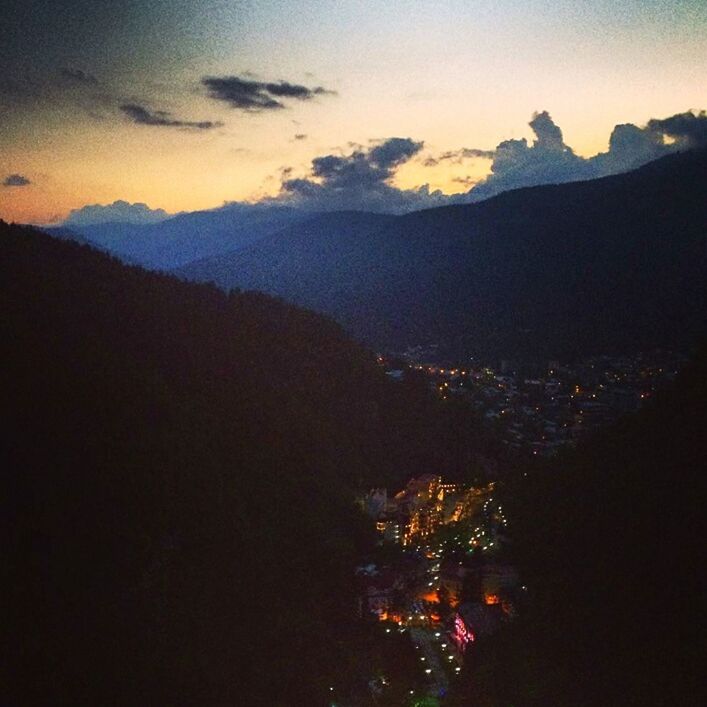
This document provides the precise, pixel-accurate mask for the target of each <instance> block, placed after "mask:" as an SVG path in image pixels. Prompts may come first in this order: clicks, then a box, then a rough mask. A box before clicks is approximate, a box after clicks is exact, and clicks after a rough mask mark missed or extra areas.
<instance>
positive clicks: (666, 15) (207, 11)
mask: <svg viewBox="0 0 707 707" xmlns="http://www.w3.org/2000/svg"><path fill="white" fill-rule="evenodd" d="M706 104H707V3H705V2H704V0H683V1H679V0H622V2H621V3H617V2H614V1H609V0H554V1H553V2H549V1H547V2H546V1H541V0H462V1H456V0H454V1H452V0H447V1H445V0H435V1H434V2H427V1H425V0H419V1H412V0H397V1H396V0H389V2H386V3H381V2H377V1H374V0H371V1H370V2H365V1H363V0H358V1H354V0H337V2H332V1H324V0H321V1H307V0H302V1H300V2H297V3H295V2H287V1H284V0H270V1H268V0H258V1H252V2H251V1H242V2H238V1H235V0H150V1H149V2H148V1H147V0H74V1H71V0H45V1H43V2H42V1H40V0H3V2H2V3H0V217H2V218H4V219H6V220H15V221H20V222H32V223H57V222H61V221H63V220H64V219H65V218H66V217H67V215H69V214H70V213H71V212H72V211H73V210H78V209H80V208H81V207H83V206H85V205H98V204H100V205H106V204H112V203H113V202H116V201H119V202H121V204H122V203H123V202H127V203H128V204H132V203H139V204H143V205H147V208H146V207H144V206H141V207H139V209H140V212H141V213H143V212H144V213H146V214H148V217H149V213H150V211H151V210H160V209H162V210H164V212H167V213H176V212H179V211H191V210H196V209H205V208H212V207H217V206H219V205H221V204H223V203H225V202H230V201H259V200H265V201H266V202H268V203H270V202H275V203H280V202H287V203H294V204H300V205H303V206H307V207H309V208H313V209H320V208H344V207H356V208H359V207H360V208H366V207H367V206H370V207H371V208H372V209H374V210H380V211H385V210H389V211H405V210H410V209H412V208H423V207H425V206H433V205H436V204H442V203H448V202H449V201H450V200H452V201H453V200H455V199H460V198H462V199H474V198H482V197H485V196H489V195H491V194H493V193H497V192H498V191H502V190H504V189H506V188H511V187H513V186H523V185H525V184H528V183H538V182H542V181H553V180H554V181H567V180H568V179H570V178H589V177H592V176H600V175H601V174H607V173H611V172H613V171H620V170H621V169H627V168H630V167H631V166H635V165H636V164H639V163H641V162H643V161H646V160H647V159H650V158H653V157H656V156H660V155H661V154H663V153H664V152H666V151H670V150H671V149H677V148H678V147H680V148H681V147H694V146H696V145H701V144H707V131H706V129H705V124H707V116H705V114H704V113H701V112H700V111H702V110H703V109H704V108H705V107H707V106H706ZM689 111H692V112H689ZM627 125H628V126H631V127H630V128H627V127H626V126H627ZM616 126H620V127H619V128H618V133H617V132H616V130H617V127H616ZM621 126H623V127H621ZM612 136H613V137H612ZM610 140H611V145H610ZM454 195H457V196H454ZM459 195H461V196H459ZM120 208H123V207H122V206H121V207H120ZM159 213H160V214H161V213H163V212H161V211H160V212H159Z"/></svg>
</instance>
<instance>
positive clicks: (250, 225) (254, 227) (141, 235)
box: [46, 204, 305, 270]
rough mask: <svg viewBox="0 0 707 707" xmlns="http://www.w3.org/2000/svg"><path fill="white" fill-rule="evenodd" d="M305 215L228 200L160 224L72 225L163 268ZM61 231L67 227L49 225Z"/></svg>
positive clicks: (100, 243)
mask: <svg viewBox="0 0 707 707" xmlns="http://www.w3.org/2000/svg"><path fill="white" fill-rule="evenodd" d="M302 218H305V215H304V214H302V213H301V212H299V211H297V210H295V209H291V208H286V207H270V206H258V205H253V206H251V205H248V204H228V205H226V206H223V207H221V208H219V209H212V210H209V211H194V212H192V213H186V214H179V215H177V216H174V217H172V218H169V219H166V220H165V221H160V222H159V223H154V224H132V223H100V224H94V225H90V226H81V225H72V226H71V227H70V229H69V230H70V231H71V232H72V233H75V234H78V235H80V236H83V237H84V238H85V239H86V240H87V241H90V242H91V243H93V244H94V245H95V246H96V247H98V248H101V249H102V250H106V251H108V252H109V253H112V254H114V255H117V256H118V257H119V258H121V259H122V260H124V261H126V262H129V263H135V264H139V265H142V266H144V267H148V268H153V269H157V270H169V269H170V268H175V267H178V266H180V265H183V264H185V263H188V262H190V261H193V260H196V259H199V258H205V257H209V256H214V255H218V254H221V253H226V252H230V251H234V250H236V249H238V248H242V247H244V246H247V245H250V244H252V243H255V242H256V241H257V240H258V239H260V238H262V237H263V236H266V235H268V234H270V233H272V232H274V231H277V230H279V229H281V228H283V227H285V226H287V225H289V224H291V223H295V222H297V221H298V220H301V219H302ZM46 230H47V232H48V233H51V234H52V235H60V234H61V233H62V232H65V231H66V229H63V228H60V229H54V228H49V229H46Z"/></svg>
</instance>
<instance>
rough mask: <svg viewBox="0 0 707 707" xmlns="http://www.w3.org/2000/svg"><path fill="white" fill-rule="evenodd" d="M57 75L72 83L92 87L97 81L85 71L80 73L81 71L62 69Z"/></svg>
mask: <svg viewBox="0 0 707 707" xmlns="http://www.w3.org/2000/svg"><path fill="white" fill-rule="evenodd" d="M59 73H60V74H61V76H62V78H64V79H66V80H67V81H70V82H72V83H78V84H91V85H94V86H95V85H97V84H98V79H97V78H96V77H95V76H94V75H93V74H89V73H87V72H85V71H82V70H81V69H71V68H68V67H64V68H62V69H61V71H60V72H59Z"/></svg>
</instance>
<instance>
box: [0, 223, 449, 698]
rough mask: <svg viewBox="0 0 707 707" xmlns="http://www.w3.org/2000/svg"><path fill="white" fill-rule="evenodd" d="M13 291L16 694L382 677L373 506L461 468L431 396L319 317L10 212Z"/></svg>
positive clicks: (225, 688)
mask: <svg viewBox="0 0 707 707" xmlns="http://www.w3.org/2000/svg"><path fill="white" fill-rule="evenodd" d="M0 287H1V294H0V354H1V360H2V363H3V365H2V380H1V382H0V385H1V386H2V390H3V400H4V403H5V409H6V412H7V413H8V414H7V416H6V417H7V422H6V423H5V426H4V429H3V432H4V435H5V438H6V441H7V444H6V449H7V452H8V453H9V458H8V459H6V461H7V462H8V463H7V464H6V466H5V474H6V475H5V484H6V485H5V491H4V492H3V496H4V498H5V501H6V504H7V505H6V512H5V513H4V514H3V516H4V521H5V528H4V531H3V536H4V537H5V539H6V546H5V547H6V553H5V562H4V564H5V569H6V571H8V572H9V575H8V579H7V581H6V582H5V587H4V591H3V594H4V598H3V605H4V606H5V608H6V610H7V611H8V613H7V614H6V621H5V641H6V643H7V645H11V646H12V647H13V650H12V655H11V659H10V661H9V662H6V663H5V664H4V665H3V669H2V681H3V683H4V684H5V687H4V688H3V694H4V696H5V698H6V699H7V700H8V703H9V704H71V705H77V704H86V705H99V704H101V705H105V704H123V705H125V704H153V705H157V704H165V705H166V704H170V705H181V704H190V705H216V704H239V705H246V704H247V705H251V704H252V705H259V704H262V705H304V704H307V705H310V704H311V705H314V704H320V703H323V702H322V701H323V700H325V699H326V696H327V695H328V686H329V685H330V680H337V681H338V682H337V683H336V684H340V683H341V681H342V680H344V679H346V680H351V681H354V680H355V679H358V678H361V679H362V680H363V683H362V684H363V685H364V687H365V685H366V682H365V680H367V679H368V677H367V674H366V672H365V670H367V669H368V668H367V667H366V666H365V660H363V663H364V665H363V667H361V663H362V658H361V656H360V655H357V654H356V653H355V652H354V653H353V654H352V652H351V646H350V644H349V643H348V642H347V641H348V637H349V634H350V633H351V632H353V633H355V630H354V629H353V628H352V625H353V621H354V618H355V615H356V601H355V596H354V594H353V589H352V581H351V578H352V570H353V566H354V564H355V562H356V559H357V552H358V551H359V549H360V546H361V543H364V544H365V543H366V542H367V538H368V534H367V530H366V528H365V527H364V526H363V525H362V522H361V519H360V517H359V515H358V511H357V510H355V508H354V505H353V499H354V495H355V493H356V492H357V491H358V490H359V489H361V488H364V489H365V488H367V487H368V485H369V484H372V483H376V484H385V483H389V484H391V485H392V486H396V485H398V484H399V483H401V482H402V481H403V480H405V479H406V478H407V477H408V476H410V475H412V474H414V473H420V472H421V471H423V470H429V469H431V468H432V469H436V468H440V466H441V465H442V464H444V465H445V466H448V463H449V460H448V459H445V456H444V455H445V454H446V452H445V449H449V448H452V446H454V445H452V444H450V443H449V438H448V436H446V435H448V434H450V431H449V429H448V427H449V426H448V425H446V424H445V422H444V420H443V419H442V418H437V417H435V416H434V415H432V411H433V407H432V402H431V401H430V400H429V399H428V398H427V396H426V395H425V394H423V392H422V391H419V390H416V389H414V387H409V386H405V385H394V384H393V383H391V382H389V381H388V380H387V379H386V377H385V376H384V375H383V373H382V372H381V370H380V369H379V368H378V366H377V365H376V363H375V359H374V357H373V356H372V355H371V354H369V353H367V352H366V351H364V350H363V349H361V348H360V347H359V346H357V345H355V344H353V343H352V342H351V341H349V340H348V339H347V338H346V337H345V336H344V334H343V333H342V331H341V330H340V328H339V327H338V326H337V325H335V324H334V323H332V322H330V321H328V320H326V319H324V318H322V317H321V316H319V315H315V314H312V313H309V312H306V311H303V310H300V309H297V308H295V307H293V306H290V305H286V304H284V303H282V302H279V301H276V300H273V299H271V298H270V297H267V296H265V295H261V294H252V293H250V294H249V293H244V294H241V293H231V294H225V293H223V292H222V291H220V290H218V289H216V288H214V287H210V286H205V285H193V284H185V283H182V282H179V281H177V280H175V279H173V278H171V277H167V276H162V275H158V274H154V273H148V272H145V271H143V270H140V269H138V268H132V267H127V266H125V265H123V264H121V263H119V262H118V261H117V260H115V259H112V258H110V257H108V256H106V255H103V254H100V253H98V252H96V251H94V250H92V249H90V248H89V247H87V246H84V245H79V244H76V243H72V242H67V241H59V240H56V239H52V238H50V237H49V236H46V235H44V234H41V233H39V232H37V231H34V230H31V229H27V228H20V227H16V226H8V225H6V224H3V223H1V222H0ZM354 662H355V663H356V665H357V666H358V667H357V668H356V670H359V671H360V674H359V673H356V671H355V670H354V668H353V667H352V665H353V663H354ZM368 667H369V668H370V666H368ZM365 689H366V690H367V689H368V688H367V687H365Z"/></svg>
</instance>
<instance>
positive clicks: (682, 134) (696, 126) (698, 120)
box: [648, 111, 707, 148]
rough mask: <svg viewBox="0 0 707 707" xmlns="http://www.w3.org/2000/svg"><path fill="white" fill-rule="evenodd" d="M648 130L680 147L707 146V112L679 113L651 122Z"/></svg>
mask: <svg viewBox="0 0 707 707" xmlns="http://www.w3.org/2000/svg"><path fill="white" fill-rule="evenodd" d="M648 129H649V130H652V131H654V132H657V133H661V134H663V135H666V136H667V137H669V138H671V139H672V140H675V142H676V143H677V145H678V146H679V147H686V148H694V147H706V146H707V112H705V111H700V112H699V113H693V112H691V111H688V112H686V113H678V114H677V115H673V116H671V117H670V118H663V119H662V120H657V119H655V118H654V119H653V120H649V121H648Z"/></svg>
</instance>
